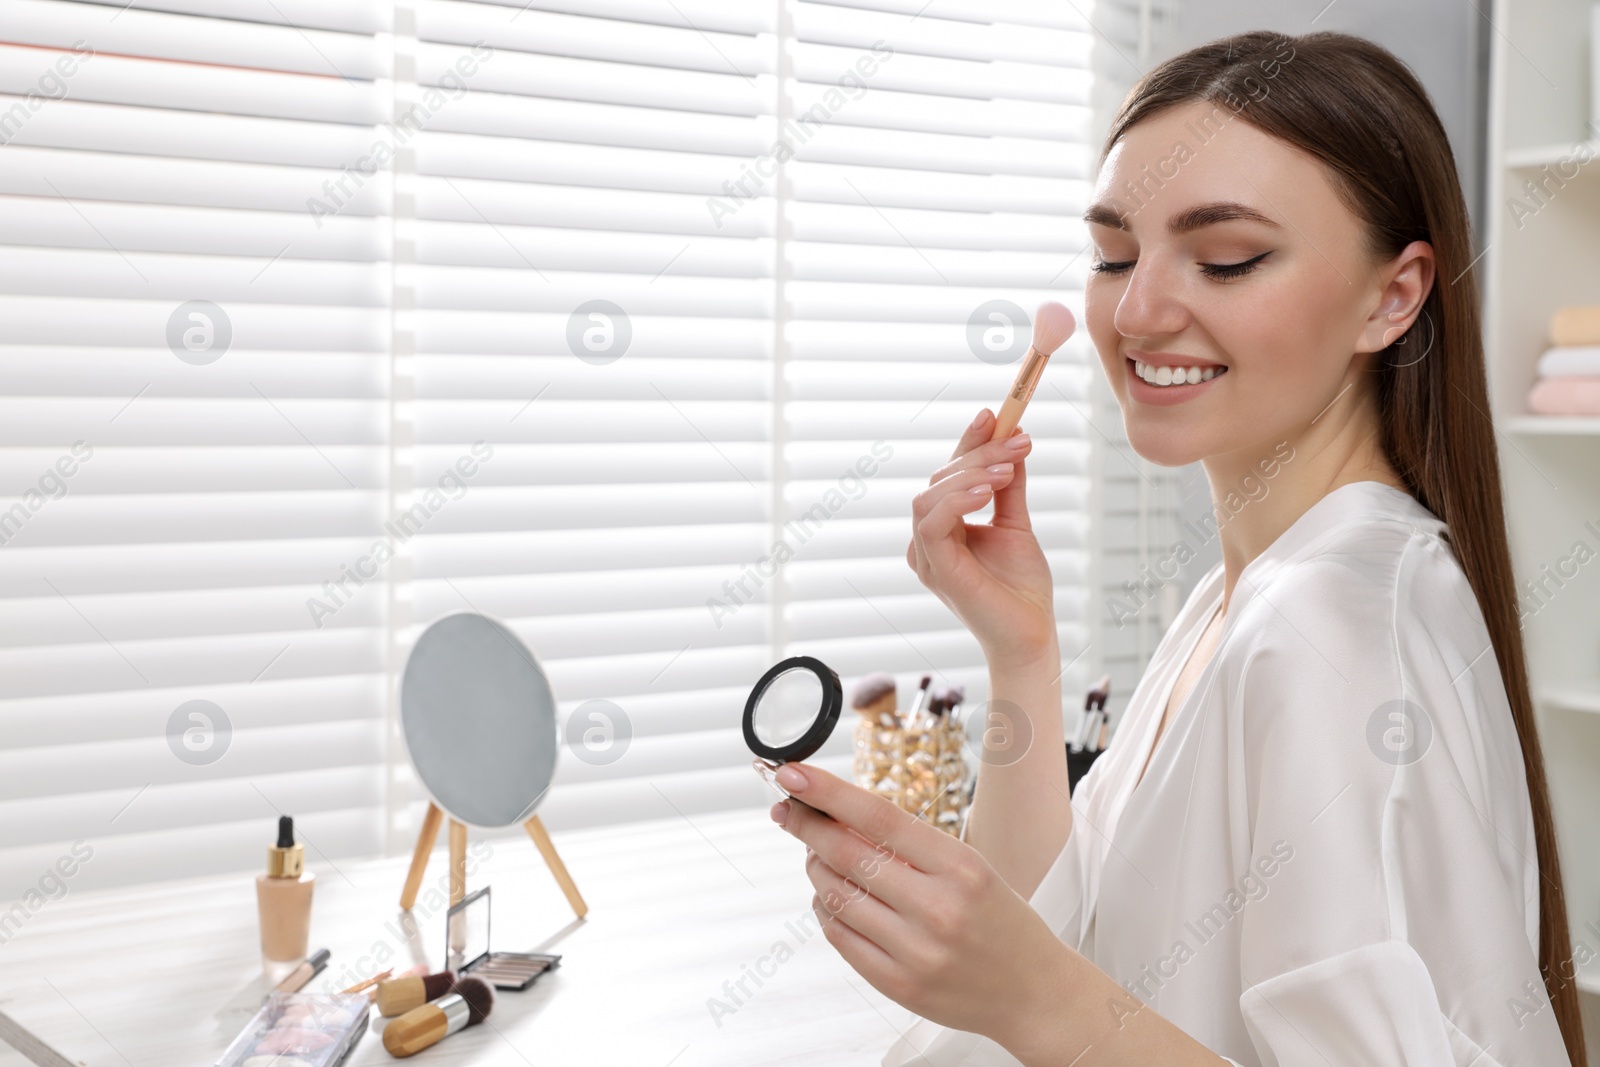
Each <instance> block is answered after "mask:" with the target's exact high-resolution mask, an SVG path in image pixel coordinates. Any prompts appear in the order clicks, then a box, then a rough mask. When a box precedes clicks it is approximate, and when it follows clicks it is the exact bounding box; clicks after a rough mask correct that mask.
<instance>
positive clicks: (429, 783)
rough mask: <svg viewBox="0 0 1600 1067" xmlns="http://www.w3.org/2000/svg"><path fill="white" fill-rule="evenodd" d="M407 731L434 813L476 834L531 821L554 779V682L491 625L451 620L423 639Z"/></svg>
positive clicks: (407, 689)
mask: <svg viewBox="0 0 1600 1067" xmlns="http://www.w3.org/2000/svg"><path fill="white" fill-rule="evenodd" d="M400 727H401V730H402V731H403V732H404V733H405V738H406V748H407V749H408V750H409V751H410V753H411V762H412V764H413V765H415V767H416V769H417V777H418V778H419V779H421V781H422V784H423V786H424V787H425V788H426V789H427V790H428V793H429V794H430V795H431V796H432V797H433V800H434V803H436V804H438V806H439V807H440V808H442V809H443V810H444V812H445V813H446V814H448V815H449V816H450V817H451V818H453V819H455V820H456V821H457V822H461V823H465V824H467V825H469V826H480V827H484V828H499V827H503V826H514V825H516V824H518V823H521V822H524V821H526V820H527V818H528V816H530V815H532V814H533V809H534V808H536V807H538V805H539V801H540V800H542V799H543V798H544V795H545V793H546V792H547V791H548V790H549V789H550V781H551V779H552V778H554V777H555V770H556V753H557V751H558V745H559V736H560V735H559V733H558V732H557V729H556V698H555V694H554V693H553V692H551V689H550V682H549V680H548V679H546V677H545V673H544V670H543V669H542V668H541V667H540V666H539V664H538V661H537V660H535V659H534V658H533V653H532V652H530V651H528V647H527V646H526V645H524V644H523V643H522V641H521V639H520V638H518V637H517V635H516V634H514V633H512V632H511V630H510V629H508V628H507V627H506V626H505V625H504V624H502V623H499V622H497V621H495V620H494V619H490V618H488V617H486V616H483V615H478V614H474V613H470V612H462V613H459V614H455V615H446V616H445V617H444V618H442V619H439V620H437V621H435V622H434V623H433V624H432V625H431V626H429V627H428V628H427V629H426V630H424V631H423V632H422V635H421V636H420V637H418V638H417V643H416V645H415V646H414V647H413V648H412V650H411V657H410V659H408V660H407V661H406V670H405V674H404V676H403V678H402V680H401V683H400Z"/></svg>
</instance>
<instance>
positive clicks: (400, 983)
mask: <svg viewBox="0 0 1600 1067" xmlns="http://www.w3.org/2000/svg"><path fill="white" fill-rule="evenodd" d="M455 984H456V972H454V971H440V972H439V973H438V974H430V975H427V976H425V977H422V976H416V975H413V976H411V977H408V978H391V979H389V980H388V981H386V982H379V983H378V1014H379V1015H382V1016H383V1017H384V1018H386V1019H387V1018H391V1017H393V1016H396V1015H404V1014H405V1013H406V1012H408V1011H410V1010H411V1009H412V1008H417V1007H421V1006H422V1005H424V1004H426V1003H428V1001H430V1000H434V999H436V998H438V997H442V996H444V995H445V994H446V993H448V992H450V987H451V986H453V985H455Z"/></svg>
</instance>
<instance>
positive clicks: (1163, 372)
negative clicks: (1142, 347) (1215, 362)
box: [1133, 360, 1222, 386]
mask: <svg viewBox="0 0 1600 1067" xmlns="http://www.w3.org/2000/svg"><path fill="white" fill-rule="evenodd" d="M1221 370H1222V368H1220V367H1205V368H1200V367H1152V366H1150V365H1149V364H1148V363H1140V362H1139V361H1138V360H1134V361H1133V373H1135V374H1137V375H1138V376H1139V377H1140V378H1142V379H1144V380H1145V381H1147V382H1149V383H1150V384H1151V385H1156V386H1162V385H1199V384H1200V383H1201V382H1209V381H1210V380H1211V379H1213V378H1215V377H1216V376H1217V375H1218V374H1219V373H1221Z"/></svg>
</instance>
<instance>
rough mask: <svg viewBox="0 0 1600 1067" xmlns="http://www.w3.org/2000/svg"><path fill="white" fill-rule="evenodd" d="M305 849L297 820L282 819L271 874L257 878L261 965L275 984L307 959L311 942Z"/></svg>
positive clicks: (270, 853) (310, 877) (270, 855)
mask: <svg viewBox="0 0 1600 1067" xmlns="http://www.w3.org/2000/svg"><path fill="white" fill-rule="evenodd" d="M305 860H306V850H305V846H303V845H300V844H298V843H297V842H296V841H295V839H294V820H293V819H292V818H290V817H289V816H287V815H281V816H279V817H278V843H277V844H275V845H273V846H272V847H271V848H269V849H267V873H266V874H260V875H257V876H256V904H257V906H258V907H259V908H260V910H261V962H262V969H263V970H264V971H266V973H267V978H268V980H269V981H271V982H272V983H273V984H274V985H276V984H277V983H278V982H280V981H282V980H283V979H284V978H286V977H288V975H289V972H290V971H293V970H294V969H295V968H296V967H297V966H299V965H300V963H301V961H302V960H304V959H305V958H306V946H307V944H308V943H309V942H310V939H311V890H312V888H313V886H314V885H315V881H316V875H314V874H312V873H311V872H309V871H307V870H306V869H305Z"/></svg>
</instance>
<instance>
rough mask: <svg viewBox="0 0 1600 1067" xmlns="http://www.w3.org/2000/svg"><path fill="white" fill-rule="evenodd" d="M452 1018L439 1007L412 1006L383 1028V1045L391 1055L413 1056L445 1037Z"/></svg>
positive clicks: (427, 1005) (426, 1005) (428, 1005)
mask: <svg viewBox="0 0 1600 1067" xmlns="http://www.w3.org/2000/svg"><path fill="white" fill-rule="evenodd" d="M449 1027H450V1020H449V1019H448V1018H447V1017H446V1016H445V1013H444V1011H443V1010H442V1009H440V1008H439V1007H437V1006H435V1005H433V1004H424V1005H422V1007H420V1008H412V1009H411V1010H410V1011H408V1012H406V1013H405V1014H404V1015H402V1016H400V1017H399V1018H398V1019H396V1020H394V1021H393V1022H391V1023H390V1024H389V1025H388V1026H385V1027H384V1028H383V1047H384V1048H386V1049H388V1050H389V1055H391V1056H402V1057H403V1056H413V1055H415V1054H417V1053H418V1052H421V1051H422V1050H423V1049H425V1048H427V1047H428V1046H430V1045H436V1044H438V1043H439V1042H440V1040H442V1039H443V1038H444V1035H445V1031H447V1030H448V1029H449Z"/></svg>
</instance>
